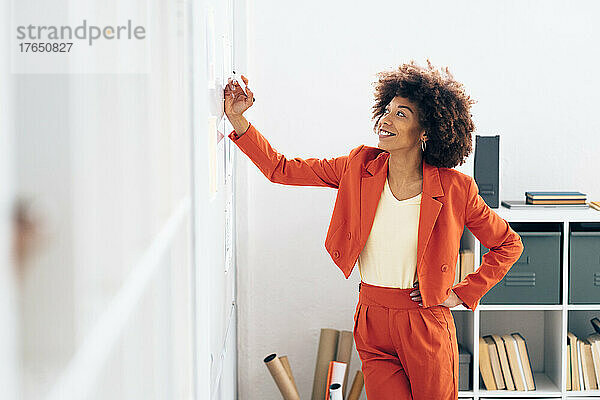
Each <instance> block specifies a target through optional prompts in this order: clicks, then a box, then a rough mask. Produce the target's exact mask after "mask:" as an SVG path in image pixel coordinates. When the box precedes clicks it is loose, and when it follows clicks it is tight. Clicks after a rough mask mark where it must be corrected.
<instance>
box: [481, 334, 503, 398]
mask: <svg viewBox="0 0 600 400" xmlns="http://www.w3.org/2000/svg"><path fill="white" fill-rule="evenodd" d="M483 340H485V342H486V343H487V349H488V352H489V354H490V365H491V368H492V375H493V377H494V381H495V383H496V389H497V390H501V389H506V385H505V384H504V377H503V376H502V367H501V366H500V357H499V356H498V348H497V347H496V341H495V340H494V339H492V336H491V335H486V336H483Z"/></svg>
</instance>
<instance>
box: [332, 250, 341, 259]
mask: <svg viewBox="0 0 600 400" xmlns="http://www.w3.org/2000/svg"><path fill="white" fill-rule="evenodd" d="M333 256H334V257H335V258H339V257H340V252H339V251H337V250H335V251H334V252H333Z"/></svg>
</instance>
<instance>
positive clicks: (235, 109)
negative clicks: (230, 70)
mask: <svg viewBox="0 0 600 400" xmlns="http://www.w3.org/2000/svg"><path fill="white" fill-rule="evenodd" d="M242 80H243V81H244V84H245V85H246V92H247V93H244V90H243V89H242V87H241V86H240V84H239V83H238V82H233V81H232V79H231V78H229V82H228V83H227V85H225V90H224V95H225V115H227V118H229V121H231V122H232V120H234V119H236V118H239V117H241V116H242V114H243V113H244V111H246V110H247V109H248V108H250V106H252V104H253V103H254V93H252V91H251V90H250V89H249V88H248V79H247V78H246V77H245V76H244V75H242Z"/></svg>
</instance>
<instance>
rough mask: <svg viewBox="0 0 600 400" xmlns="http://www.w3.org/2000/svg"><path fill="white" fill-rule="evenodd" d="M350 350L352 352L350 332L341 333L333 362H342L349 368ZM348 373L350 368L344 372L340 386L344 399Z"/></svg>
mask: <svg viewBox="0 0 600 400" xmlns="http://www.w3.org/2000/svg"><path fill="white" fill-rule="evenodd" d="M352 350H354V335H353V333H352V331H341V332H340V340H339V342H338V348H337V356H336V358H335V360H336V361H340V362H344V363H346V365H347V366H350V359H351V358H352ZM349 372H350V368H346V372H345V373H344V383H343V384H342V395H343V396H344V397H346V387H347V386H348V373H349Z"/></svg>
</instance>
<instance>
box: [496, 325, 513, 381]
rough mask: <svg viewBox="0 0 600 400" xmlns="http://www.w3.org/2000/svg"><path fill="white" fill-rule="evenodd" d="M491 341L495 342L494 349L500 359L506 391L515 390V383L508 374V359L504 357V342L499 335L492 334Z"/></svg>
mask: <svg viewBox="0 0 600 400" xmlns="http://www.w3.org/2000/svg"><path fill="white" fill-rule="evenodd" d="M491 337H492V339H494V342H496V348H497V349H498V357H499V358H500V366H501V367H502V375H503V376H504V383H505V384H506V389H507V390H515V382H514V381H513V379H512V375H511V373H510V365H509V364H508V357H507V356H506V347H505V346H504V341H503V340H502V338H501V337H500V336H499V335H496V334H492V335H491Z"/></svg>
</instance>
